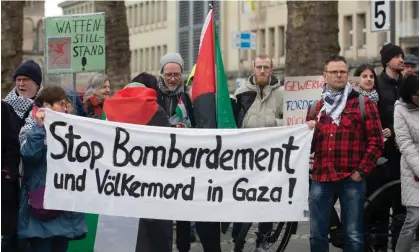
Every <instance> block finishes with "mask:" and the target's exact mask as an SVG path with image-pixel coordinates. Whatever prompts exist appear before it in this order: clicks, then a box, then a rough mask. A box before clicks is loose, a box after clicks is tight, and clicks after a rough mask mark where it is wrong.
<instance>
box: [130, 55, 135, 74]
mask: <svg viewBox="0 0 419 252" xmlns="http://www.w3.org/2000/svg"><path fill="white" fill-rule="evenodd" d="M133 58H134V51H131V72H134V61H135V60H132V59H133Z"/></svg>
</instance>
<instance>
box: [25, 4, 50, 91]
mask: <svg viewBox="0 0 419 252" xmlns="http://www.w3.org/2000/svg"><path fill="white" fill-rule="evenodd" d="M44 13H45V10H44V2H43V1H26V2H25V7H24V9H23V48H22V49H23V61H26V60H29V59H31V60H34V61H35V62H37V63H38V64H39V65H40V66H41V69H44V47H45V45H44V23H43V18H44ZM42 72H43V71H42ZM44 77H45V76H44ZM43 79H44V80H45V78H43ZM44 83H45V81H44Z"/></svg>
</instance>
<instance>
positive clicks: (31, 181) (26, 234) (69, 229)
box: [18, 125, 87, 239]
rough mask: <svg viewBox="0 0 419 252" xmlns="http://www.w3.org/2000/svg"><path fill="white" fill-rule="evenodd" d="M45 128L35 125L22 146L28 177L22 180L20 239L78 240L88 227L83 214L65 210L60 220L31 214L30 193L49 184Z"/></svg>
mask: <svg viewBox="0 0 419 252" xmlns="http://www.w3.org/2000/svg"><path fill="white" fill-rule="evenodd" d="M45 137H46V131H45V128H44V127H40V126H38V125H34V126H33V127H32V128H31V130H30V131H29V132H28V133H27V138H26V142H25V143H24V144H23V145H22V148H21V155H22V160H23V167H24V168H23V169H24V177H23V181H22V188H21V197H20V208H19V222H18V234H19V237H20V238H23V239H24V238H32V237H38V238H51V237H56V236H61V237H67V238H69V239H78V238H82V237H84V236H85V234H86V232H87V226H86V222H85V218H84V214H83V213H74V212H63V213H62V214H61V215H60V216H58V217H57V218H56V219H53V220H49V221H41V220H39V219H37V218H35V217H33V216H32V215H31V214H30V209H29V203H28V192H30V191H32V190H34V189H37V188H40V187H44V186H45V182H46V172H47V146H46V145H45V143H44V141H45Z"/></svg>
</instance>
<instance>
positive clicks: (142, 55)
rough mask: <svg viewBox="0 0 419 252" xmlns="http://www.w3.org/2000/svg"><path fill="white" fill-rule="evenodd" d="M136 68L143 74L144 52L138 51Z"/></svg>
mask: <svg viewBox="0 0 419 252" xmlns="http://www.w3.org/2000/svg"><path fill="white" fill-rule="evenodd" d="M138 62H139V63H138V68H139V69H140V72H144V50H143V49H140V56H139V59H138Z"/></svg>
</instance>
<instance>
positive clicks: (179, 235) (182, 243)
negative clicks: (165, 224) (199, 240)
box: [176, 221, 192, 252]
mask: <svg viewBox="0 0 419 252" xmlns="http://www.w3.org/2000/svg"><path fill="white" fill-rule="evenodd" d="M191 232H192V229H191V223H190V222H189V221H176V247H177V249H178V250H179V252H188V251H189V250H190V249H191Z"/></svg>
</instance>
